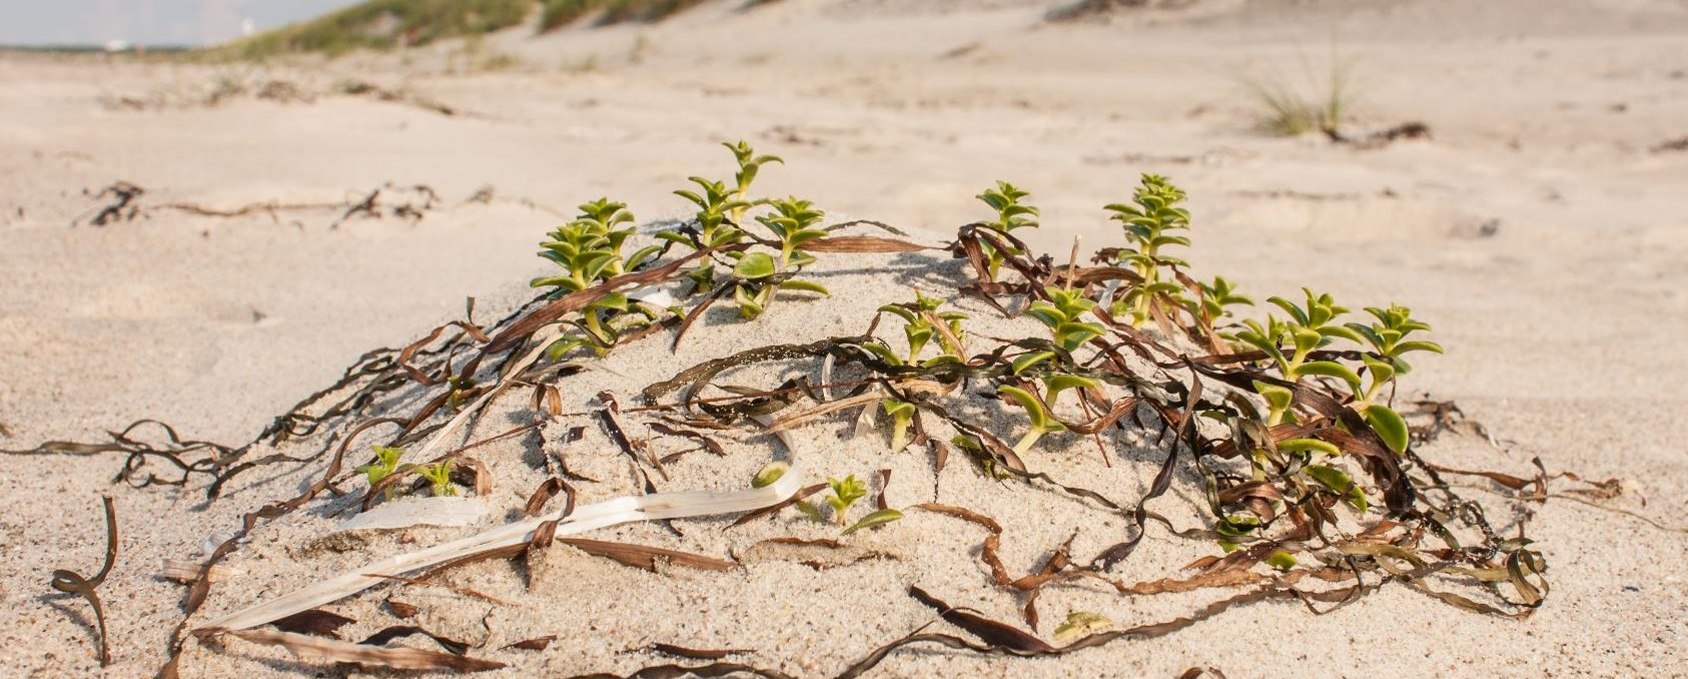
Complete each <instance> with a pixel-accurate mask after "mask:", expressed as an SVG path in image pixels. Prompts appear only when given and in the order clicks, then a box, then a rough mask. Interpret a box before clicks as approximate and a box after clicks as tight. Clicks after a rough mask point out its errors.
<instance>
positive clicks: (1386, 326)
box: [1344, 305, 1442, 453]
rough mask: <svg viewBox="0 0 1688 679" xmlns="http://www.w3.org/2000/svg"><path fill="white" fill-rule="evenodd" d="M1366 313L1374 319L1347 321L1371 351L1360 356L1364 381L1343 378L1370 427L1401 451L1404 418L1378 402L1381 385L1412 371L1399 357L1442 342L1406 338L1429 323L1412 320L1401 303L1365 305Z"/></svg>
mask: <svg viewBox="0 0 1688 679" xmlns="http://www.w3.org/2000/svg"><path fill="white" fill-rule="evenodd" d="M1366 313H1369V314H1371V315H1372V316H1373V317H1374V318H1376V319H1377V321H1376V322H1373V323H1370V324H1364V325H1363V324H1360V323H1348V324H1347V328H1348V329H1349V330H1352V331H1354V333H1355V334H1357V335H1359V336H1360V337H1362V338H1364V339H1365V343H1367V344H1369V345H1371V349H1372V352H1374V353H1373V354H1370V355H1367V356H1364V357H1362V358H1361V359H1360V361H1361V363H1362V364H1363V365H1364V366H1365V373H1366V378H1367V384H1365V385H1364V387H1362V386H1361V382H1360V379H1359V378H1358V377H1354V378H1353V379H1349V378H1348V377H1346V376H1345V377H1344V379H1346V380H1347V381H1348V385H1349V388H1350V389H1351V390H1352V391H1353V393H1354V403H1353V407H1354V408H1355V409H1356V410H1359V411H1360V413H1361V414H1362V415H1364V416H1365V418H1366V422H1367V423H1369V424H1370V425H1371V427H1372V430H1373V431H1375V432H1377V434H1378V436H1379V437H1380V438H1382V439H1383V442H1384V443H1385V444H1387V445H1388V446H1389V448H1390V449H1392V450H1394V451H1395V452H1397V453H1400V452H1404V451H1406V449H1407V443H1408V438H1409V436H1408V431H1407V421H1406V419H1405V418H1403V417H1401V414H1400V413H1398V412H1395V409H1393V408H1390V407H1389V406H1388V405H1386V404H1383V403H1379V402H1378V396H1379V395H1380V393H1381V392H1382V390H1383V387H1384V386H1386V385H1392V384H1394V383H1395V379H1396V377H1398V376H1400V375H1405V374H1407V373H1408V372H1411V371H1412V365H1410V364H1408V363H1407V362H1406V360H1405V359H1403V358H1402V356H1404V355H1405V354H1408V353H1411V352H1414V351H1428V352H1430V353H1435V354H1440V353H1442V345H1440V344H1437V343H1435V342H1428V341H1424V340H1409V339H1406V337H1407V336H1408V335H1411V334H1412V333H1415V332H1420V331H1429V330H1430V324H1428V323H1425V322H1423V321H1419V320H1415V319H1413V317H1412V310H1411V309H1408V308H1406V307H1404V306H1399V305H1391V306H1390V307H1389V308H1387V309H1380V308H1378V307H1366Z"/></svg>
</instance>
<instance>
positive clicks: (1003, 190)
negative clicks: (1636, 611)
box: [974, 181, 1038, 281]
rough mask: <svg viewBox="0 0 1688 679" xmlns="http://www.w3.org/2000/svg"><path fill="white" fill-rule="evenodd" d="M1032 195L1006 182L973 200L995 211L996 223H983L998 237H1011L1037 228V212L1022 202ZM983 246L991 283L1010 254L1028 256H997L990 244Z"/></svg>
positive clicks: (998, 253) (1001, 254)
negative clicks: (1013, 234) (1000, 234)
mask: <svg viewBox="0 0 1688 679" xmlns="http://www.w3.org/2000/svg"><path fill="white" fill-rule="evenodd" d="M1030 195H1031V194H1030V193H1027V192H1025V191H1022V190H1020V189H1019V188H1018V187H1016V186H1014V185H1013V184H1010V183H1008V182H1005V181H998V182H997V183H996V188H994V189H985V192H984V193H981V194H979V195H977V196H974V197H975V198H978V199H979V200H981V201H983V202H984V203H985V204H986V205H989V206H990V208H991V209H992V210H995V211H996V219H995V220H993V221H989V222H984V225H985V226H988V227H990V228H991V229H992V230H994V231H996V232H998V233H1002V234H1008V233H1012V232H1014V231H1015V230H1016V229H1025V228H1037V225H1038V224H1037V217H1038V210H1037V208H1035V207H1032V206H1030V205H1025V204H1023V203H1021V202H1020V199H1022V198H1026V197H1027V196H1030ZM981 245H982V246H983V248H984V251H985V258H986V266H987V268H988V270H989V271H990V278H991V280H992V281H995V280H996V276H997V273H998V272H1000V271H1001V269H1002V262H1003V260H1004V259H1006V258H1007V255H1008V254H1014V255H1020V254H1025V253H1022V252H1017V251H1015V252H1009V253H1002V252H998V251H997V249H996V247H995V246H993V245H991V244H990V243H981ZM1010 247H1012V246H1010Z"/></svg>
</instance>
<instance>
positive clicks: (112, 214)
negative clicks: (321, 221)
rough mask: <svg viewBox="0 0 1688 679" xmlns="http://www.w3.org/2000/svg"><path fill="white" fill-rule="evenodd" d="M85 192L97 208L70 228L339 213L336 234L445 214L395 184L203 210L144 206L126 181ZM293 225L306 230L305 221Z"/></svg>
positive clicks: (418, 187)
mask: <svg viewBox="0 0 1688 679" xmlns="http://www.w3.org/2000/svg"><path fill="white" fill-rule="evenodd" d="M82 193H83V195H85V196H87V197H88V198H89V199H90V200H93V201H97V202H98V203H99V204H98V205H96V206H95V207H93V208H90V209H89V210H88V211H86V212H84V213H83V214H82V215H81V216H78V217H77V218H76V219H74V220H72V221H71V226H77V225H79V224H83V223H87V224H89V225H91V226H108V225H111V224H115V223H118V222H133V221H136V220H140V219H148V218H151V217H152V216H153V215H154V214H155V213H158V212H161V211H172V212H180V213H186V214H190V215H196V216H200V217H216V218H220V219H230V218H234V217H248V216H253V215H264V216H268V217H269V218H270V221H271V222H273V223H276V224H280V223H282V217H283V215H289V216H291V215H298V214H311V213H318V214H334V213H338V214H337V216H336V217H335V218H334V219H333V220H331V221H329V222H328V228H329V230H336V229H339V228H340V226H341V225H342V224H345V223H347V222H350V221H353V220H354V219H358V218H367V219H383V218H387V217H393V218H397V219H400V220H403V221H405V222H408V223H412V224H414V223H416V222H420V221H422V220H423V219H424V218H426V217H427V215H428V213H429V212H432V211H435V210H439V209H441V206H442V204H443V203H442V202H441V200H440V197H439V194H438V193H437V192H435V191H434V189H433V188H432V187H430V186H428V185H426V184H413V185H409V186H405V185H399V184H395V183H393V182H387V183H385V184H382V185H381V186H378V187H375V188H374V189H371V190H369V191H368V192H365V193H361V194H358V195H360V196H361V198H356V199H346V200H339V201H303V202H301V201H291V202H283V201H279V200H267V201H259V202H253V203H245V204H241V205H234V206H216V205H203V204H200V203H196V202H184V201H177V202H167V203H164V202H151V201H147V202H143V201H142V197H143V196H146V195H148V191H147V190H146V189H144V188H142V187H140V186H138V185H136V184H133V183H130V182H126V181H119V182H114V183H112V184H111V185H109V186H106V187H104V188H102V189H100V190H99V191H89V190H86V189H84V190H83V192H82ZM295 223H297V224H299V225H300V226H303V224H302V223H301V222H295Z"/></svg>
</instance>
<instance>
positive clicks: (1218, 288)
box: [1182, 276, 1254, 337]
mask: <svg viewBox="0 0 1688 679" xmlns="http://www.w3.org/2000/svg"><path fill="white" fill-rule="evenodd" d="M1196 289H1197V292H1198V293H1199V295H1198V297H1197V298H1195V299H1191V298H1189V297H1183V298H1182V301H1183V304H1184V308H1185V309H1186V310H1188V311H1189V312H1190V316H1191V317H1192V318H1195V319H1196V324H1197V325H1199V326H1201V328H1202V331H1203V332H1205V333H1206V336H1207V337H1213V329H1214V326H1215V325H1217V324H1218V323H1219V321H1221V320H1223V319H1226V318H1230V317H1231V310H1230V307H1233V306H1253V305H1254V300H1252V299H1249V298H1247V297H1244V296H1242V295H1239V294H1237V288H1236V285H1235V284H1233V283H1232V282H1231V281H1228V280H1225V277H1224V276H1216V277H1214V279H1213V282H1212V283H1205V282H1202V281H1196Z"/></svg>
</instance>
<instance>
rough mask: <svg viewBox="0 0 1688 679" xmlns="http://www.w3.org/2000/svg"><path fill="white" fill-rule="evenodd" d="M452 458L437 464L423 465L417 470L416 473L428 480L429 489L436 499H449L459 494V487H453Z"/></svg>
mask: <svg viewBox="0 0 1688 679" xmlns="http://www.w3.org/2000/svg"><path fill="white" fill-rule="evenodd" d="M452 462H453V460H452V458H449V457H448V458H446V459H444V460H441V461H439V462H437V463H435V464H430V465H423V466H420V467H417V468H416V473H418V474H421V475H422V478H424V479H427V480H428V489H429V491H430V492H432V493H433V495H434V497H448V496H453V495H456V494H457V487H456V486H453V485H451V467H452Z"/></svg>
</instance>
